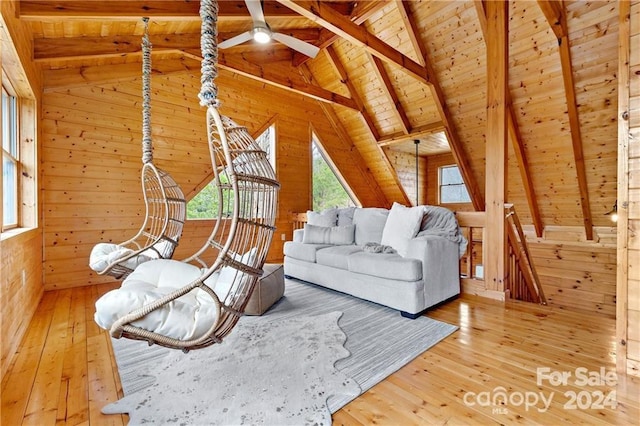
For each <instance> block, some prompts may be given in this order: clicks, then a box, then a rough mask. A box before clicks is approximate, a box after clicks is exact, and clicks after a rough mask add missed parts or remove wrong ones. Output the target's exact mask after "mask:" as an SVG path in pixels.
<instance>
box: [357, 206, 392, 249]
mask: <svg viewBox="0 0 640 426" xmlns="http://www.w3.org/2000/svg"><path fill="white" fill-rule="evenodd" d="M388 215H389V210H387V209H381V208H375V207H371V208H362V209H356V211H355V212H354V213H353V224H354V225H355V226H356V234H355V241H356V244H357V245H359V246H362V245H365V244H366V243H378V244H379V243H380V242H381V241H382V231H383V230H384V225H385V223H386V222H387V216H388Z"/></svg>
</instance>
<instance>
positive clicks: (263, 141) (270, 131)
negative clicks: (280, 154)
mask: <svg viewBox="0 0 640 426" xmlns="http://www.w3.org/2000/svg"><path fill="white" fill-rule="evenodd" d="M256 142H257V143H258V145H259V146H260V148H262V150H263V151H264V152H266V153H267V158H268V159H269V162H270V163H271V167H273V170H275V169H276V125H275V124H272V125H271V126H269V127H267V129H266V130H265V131H264V132H262V134H261V135H260V136H258V137H257V138H256Z"/></svg>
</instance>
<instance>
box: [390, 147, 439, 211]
mask: <svg viewBox="0 0 640 426" xmlns="http://www.w3.org/2000/svg"><path fill="white" fill-rule="evenodd" d="M382 149H383V151H384V153H385V155H386V156H387V158H388V159H389V162H390V163H391V165H392V166H393V169H394V170H395V173H396V174H397V175H398V180H399V181H400V184H401V185H402V187H403V188H404V192H405V194H407V197H408V199H409V201H410V204H411V205H413V206H416V205H420V204H428V203H427V200H428V193H429V189H430V188H428V187H427V179H426V177H427V159H426V158H425V157H418V178H417V182H418V191H419V193H418V200H417V203H416V155H415V154H409V153H406V152H401V151H396V150H392V149H390V148H389V147H386V146H385V147H383V148H382Z"/></svg>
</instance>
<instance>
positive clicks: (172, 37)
mask: <svg viewBox="0 0 640 426" xmlns="http://www.w3.org/2000/svg"><path fill="white" fill-rule="evenodd" d="M283 33H284V34H287V35H290V36H292V37H295V38H297V39H300V40H304V41H308V42H317V40H318V36H319V30H318V29H317V28H305V29H299V30H298V29H288V30H285V31H283ZM237 34H238V33H220V34H219V37H218V38H219V40H221V41H222V40H226V39H228V38H231V37H233V36H235V35H237ZM200 38H201V35H200V33H199V32H198V33H193V34H151V35H149V40H150V41H151V44H152V45H153V51H154V52H157V51H162V50H176V51H180V50H190V49H191V50H193V49H199V48H200ZM140 43H141V37H140V36H138V35H126V36H124V35H123V36H121V35H118V36H109V37H60V38H37V39H35V40H34V59H35V60H36V61H43V60H51V59H69V58H72V59H73V58H87V57H92V58H96V57H100V56H121V55H123V54H130V53H140V52H141V46H140ZM274 43H275V42H274ZM278 45H279V46H281V45H280V44H278ZM282 46H283V45H282ZM243 49H246V47H243ZM260 49H261V50H264V49H265V46H264V45H260Z"/></svg>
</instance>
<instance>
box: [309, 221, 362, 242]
mask: <svg viewBox="0 0 640 426" xmlns="http://www.w3.org/2000/svg"><path fill="white" fill-rule="evenodd" d="M354 231H355V226H354V225H348V226H314V225H310V224H308V223H305V225H304V236H303V238H302V242H303V243H305V244H331V245H347V244H353V235H354Z"/></svg>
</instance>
